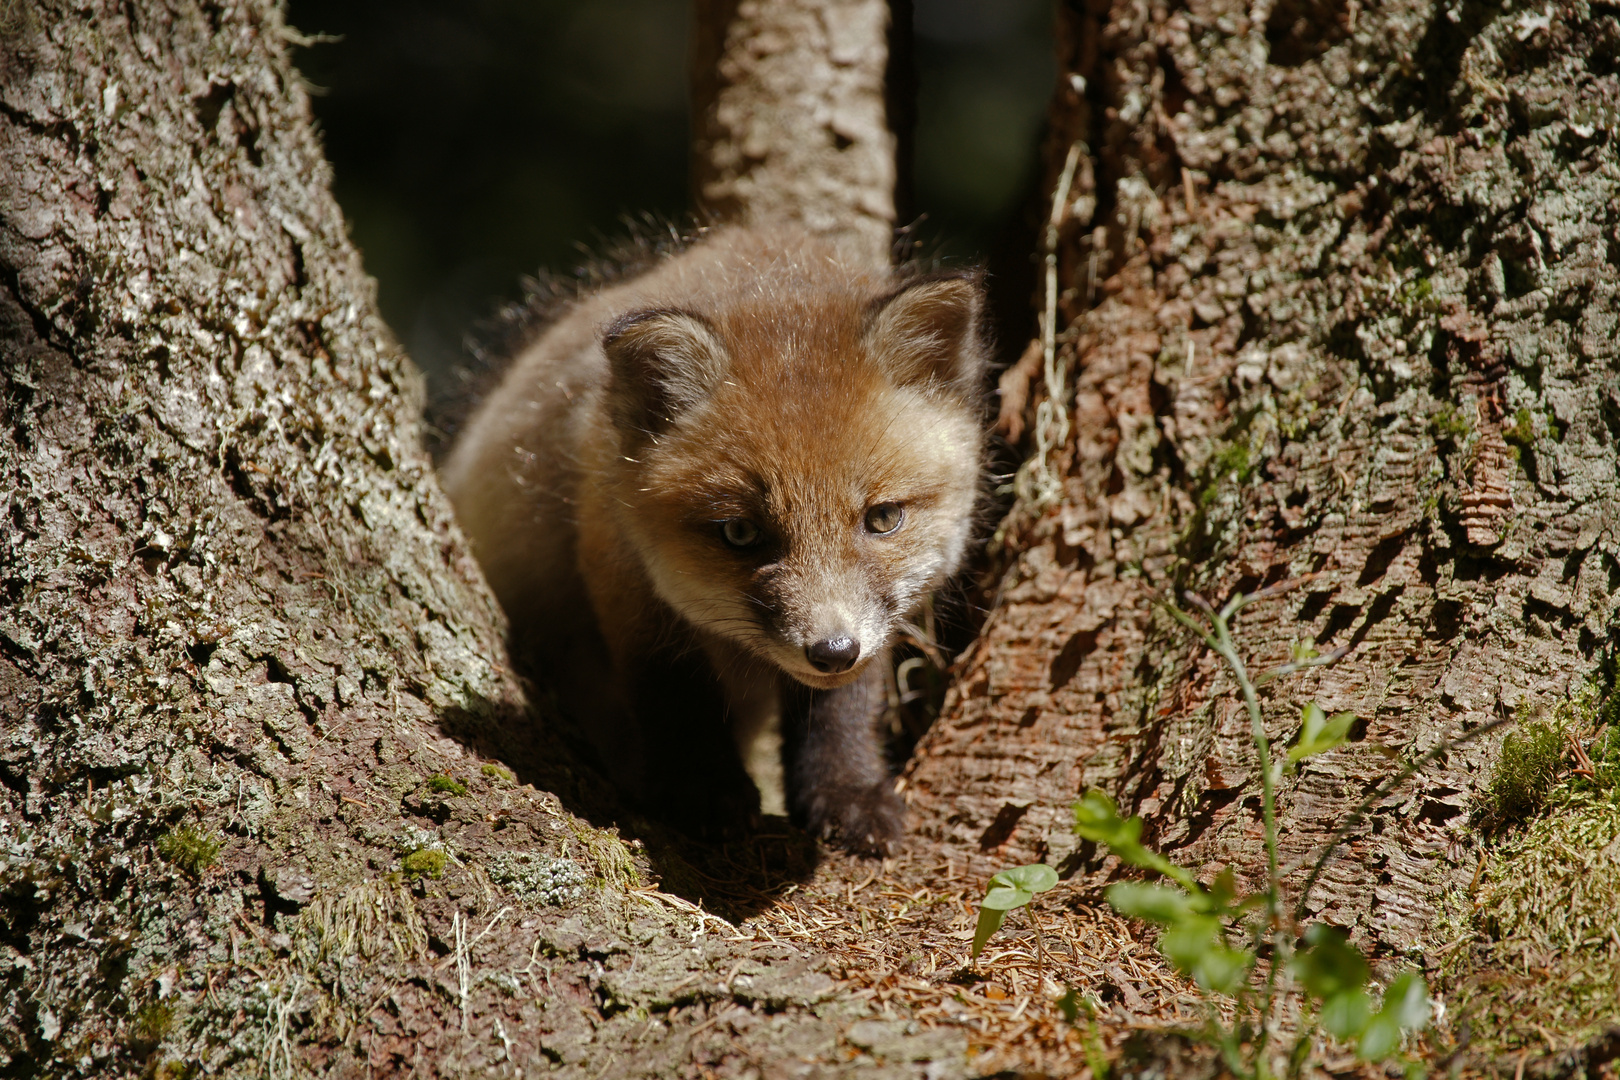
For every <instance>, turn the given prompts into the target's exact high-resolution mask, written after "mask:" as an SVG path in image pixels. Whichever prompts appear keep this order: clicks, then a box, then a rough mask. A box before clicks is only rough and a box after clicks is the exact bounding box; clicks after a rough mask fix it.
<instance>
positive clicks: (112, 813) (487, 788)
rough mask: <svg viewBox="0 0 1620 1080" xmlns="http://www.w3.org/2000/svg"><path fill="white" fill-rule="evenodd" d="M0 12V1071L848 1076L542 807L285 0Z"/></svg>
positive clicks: (612, 860) (556, 811) (783, 956)
mask: <svg viewBox="0 0 1620 1080" xmlns="http://www.w3.org/2000/svg"><path fill="white" fill-rule="evenodd" d="M0 17H3V18H4V20H5V22H4V26H3V28H0V356H3V363H0V393H3V397H0V412H3V416H4V425H3V429H0V493H3V499H4V504H5V517H4V524H3V525H0V597H3V601H0V988H3V989H0V1072H4V1073H6V1074H7V1075H16V1076H31V1075H41V1076H45V1075H76V1074H83V1075H98V1076H103V1075H118V1074H131V1075H133V1074H145V1075H161V1076H174V1075H191V1074H192V1073H193V1071H194V1070H199V1069H200V1070H202V1071H204V1072H206V1073H208V1074H210V1075H212V1074H216V1073H230V1074H255V1075H258V1074H265V1075H269V1076H272V1077H278V1076H290V1075H301V1074H305V1073H309V1072H320V1073H325V1074H335V1075H384V1074H393V1073H398V1072H404V1071H411V1072H413V1073H421V1074H424V1075H433V1074H436V1075H446V1076H452V1075H453V1076H460V1075H467V1074H469V1073H471V1072H474V1071H482V1070H485V1069H497V1070H507V1071H513V1070H515V1069H524V1070H527V1071H529V1072H531V1073H533V1072H534V1071H535V1070H553V1071H559V1072H560V1073H561V1074H563V1075H581V1076H585V1075H588V1076H602V1075H615V1076H636V1075H652V1074H657V1075H667V1074H669V1073H671V1072H673V1071H675V1070H676V1069H678V1068H698V1067H700V1066H701V1067H708V1066H710V1065H721V1064H725V1065H726V1068H727V1069H730V1070H731V1071H736V1070H737V1069H740V1068H745V1067H755V1066H758V1067H765V1068H770V1069H780V1068H782V1067H785V1065H784V1063H789V1064H792V1065H793V1066H794V1067H795V1068H797V1067H800V1066H801V1065H802V1064H803V1062H805V1061H810V1062H816V1061H839V1060H842V1057H841V1055H842V1052H843V1051H842V1049H841V1045H840V1043H839V1033H840V1031H841V1030H842V1028H843V1027H844V1026H845V1025H847V1023H848V1022H849V1021H850V1020H851V1019H852V1018H854V1017H857V1016H859V1015H860V1014H861V1012H862V1009H863V1008H864V1007H863V1006H859V1005H856V1004H851V1003H849V1002H847V1001H845V1000H842V999H838V998H836V997H835V996H833V995H832V993H831V991H830V989H829V981H828V980H827V978H826V977H825V976H824V975H820V974H817V973H815V972H814V971H812V970H811V969H810V965H809V964H808V963H807V962H806V960H805V959H804V958H803V957H801V956H799V955H797V954H795V953H793V952H792V951H791V950H789V949H786V948H784V947H778V946H775V945H774V944H772V943H770V942H762V943H755V942H752V941H744V940H741V939H740V938H738V937H737V936H736V935H734V934H729V933H716V932H715V931H716V928H717V927H718V928H719V929H721V930H724V927H723V924H719V923H718V922H717V921H716V920H714V919H712V918H710V917H708V916H704V915H701V913H696V912H695V911H694V910H692V909H691V908H690V905H686V906H684V907H683V906H682V904H681V903H680V902H679V901H676V900H674V899H673V898H670V897H663V896H661V895H660V894H655V893H652V892H650V891H647V890H645V889H638V888H637V887H636V879H637V877H638V875H639V874H642V873H645V871H646V870H647V865H648V864H647V860H646V858H645V857H644V856H642V855H641V854H639V853H635V852H633V851H632V850H631V848H630V847H627V846H626V845H625V844H624V843H623V842H621V841H620V840H619V839H618V837H617V836H616V835H614V834H613V833H612V832H604V831H601V830H599V829H597V828H595V827H593V826H592V825H590V824H587V823H586V822H585V821H583V820H581V819H580V818H577V817H575V816H574V815H573V814H572V813H570V812H569V811H568V810H566V809H564V808H563V807H562V805H560V803H559V800H558V798H557V796H556V795H554V794H551V793H550V792H555V793H557V794H560V795H561V796H562V797H563V798H564V799H565V800H567V801H568V803H569V805H570V806H571V807H574V808H579V807H596V808H600V807H601V806H602V805H603V803H602V800H601V798H600V796H599V795H593V794H592V791H593V789H592V788H591V787H590V783H589V781H588V779H587V778H584V777H582V776H580V775H577V774H576V773H574V772H573V771H572V770H571V769H570V767H569V763H568V759H567V758H566V756H565V755H564V754H563V753H562V751H561V750H559V748H558V747H557V746H556V744H555V743H554V742H553V741H552V739H551V737H550V734H549V732H548V730H547V729H546V728H545V727H544V725H543V724H542V723H541V722H540V721H539V719H538V718H536V717H535V716H534V715H532V714H531V713H530V712H529V711H528V707H527V705H526V704H525V702H524V699H523V695H522V693H521V691H520V688H519V687H518V685H517V684H516V682H515V681H514V679H513V677H512V675H511V674H510V673H509V672H508V670H507V668H506V666H505V663H506V661H505V658H504V653H503V648H502V643H501V631H502V626H501V618H500V615H499V612H498V610H497V608H496V606H495V604H494V601H493V600H492V598H491V597H490V595H489V592H488V590H487V589H486V588H485V586H484V584H483V582H482V579H481V577H480V575H479V573H478V570H477V568H476V566H475V565H474V564H473V562H472V561H471V559H470V558H469V556H468V554H467V551H466V547H465V545H464V544H463V542H462V540H461V538H460V536H459V534H458V532H457V530H456V528H455V526H454V525H453V523H452V520H451V516H450V510H449V505H448V503H447V502H446V501H445V499H444V498H443V496H442V495H441V494H440V492H439V490H438V487H437V485H436V483H435V481H434V479H433V475H432V471H431V467H430V464H429V462H428V460H427V457H426V455H425V454H424V453H423V452H422V450H421V448H420V445H419V438H418V431H417V413H418V399H419V394H420V387H419V380H418V377H417V375H416V374H415V372H414V371H413V370H412V369H411V367H410V366H409V364H408V362H407V361H406V360H405V358H404V357H403V355H402V354H401V353H400V351H399V349H398V347H397V346H396V345H395V343H394V342H393V339H392V338H391V337H390V335H389V333H388V331H387V328H386V327H385V326H384V325H383V323H382V321H381V320H380V318H379V317H378V315H377V312H376V307H375V303H374V293H373V284H372V282H371V280H370V279H369V278H367V277H366V276H365V274H364V273H363V271H362V270H361V267H360V263H359V259H358V258H357V256H356V253H355V251H354V249H353V248H352V247H351V245H350V244H349V243H348V240H347V239H346V237H345V232H344V225H343V220H342V217H341V215H340V214H339V212H338V208H337V206H336V204H335V203H334V202H333V200H332V197H331V193H330V190H329V177H330V171H329V169H328V167H327V165H326V163H325V162H324V160H323V158H322V155H321V150H320V147H319V145H318V142H317V140H316V139H315V136H314V133H313V129H312V126H311V123H310V116H309V109H308V102H307V100H306V97H305V94H304V91H303V89H302V87H301V85H300V83H299V81H298V77H297V75H296V74H295V72H294V71H293V69H292V67H291V65H290V63H289V60H288V56H287V44H288V42H289V41H290V40H292V39H293V38H294V37H295V35H293V34H292V33H291V32H290V31H289V30H288V29H287V28H286V26H285V24H284V22H283V20H282V13H281V9H280V7H279V5H276V4H274V3H270V2H268V0H264V2H252V0H244V2H241V3H227V4H222V5H213V4H192V3H187V2H183V0H182V2H178V3H174V4H163V3H149V4H109V3H102V4H96V3H92V4H88V5H86V4H60V3H52V2H48V0H37V2H29V3H25V4H22V5H17V4H6V5H5V6H4V7H3V8H0ZM452 735H454V736H455V738H452V737H451V736H452ZM473 748H480V749H473ZM483 751H489V752H492V753H494V752H498V753H500V754H501V755H502V756H503V757H504V758H505V760H506V761H507V762H508V763H509V764H512V765H516V766H518V767H519V771H520V774H521V776H522V778H523V779H525V780H533V781H535V782H536V783H539V784H542V785H543V786H544V787H545V788H546V792H545V793H543V792H541V791H539V790H537V789H536V788H535V787H532V786H529V785H528V784H523V783H515V782H514V781H513V780H512V778H511V776H510V775H509V774H507V773H506V772H504V771H503V770H501V769H500V768H499V767H496V766H494V765H493V764H489V763H488V759H486V758H484V757H482V756H481V753H482V752H483ZM486 764H487V765H488V767H487V768H486V767H485V765H486ZM812 1009H814V1010H815V1011H814V1012H812V1011H811V1010H812ZM721 1021H724V1023H721ZM928 1056H930V1055H929V1054H927V1053H921V1054H914V1055H910V1057H908V1058H907V1061H908V1062H909V1063H908V1064H905V1065H903V1066H896V1067H895V1068H894V1069H893V1070H891V1071H890V1072H889V1073H888V1075H896V1076H899V1075H906V1076H911V1075H920V1074H921V1072H922V1070H923V1069H924V1068H926V1067H927V1065H926V1061H925V1060H923V1059H926V1058H927V1057H928ZM958 1057H959V1055H958ZM912 1058H916V1059H918V1060H916V1061H912V1060H911V1059H912ZM727 1063H728V1064H727ZM958 1067H959V1066H947V1067H946V1072H947V1073H950V1072H952V1071H953V1070H955V1069H956V1068H958ZM514 1074H515V1073H514Z"/></svg>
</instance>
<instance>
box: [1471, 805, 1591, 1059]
mask: <svg viewBox="0 0 1620 1080" xmlns="http://www.w3.org/2000/svg"><path fill="white" fill-rule="evenodd" d="M1552 802H1553V805H1552V808H1551V810H1550V812H1549V813H1547V814H1545V815H1543V816H1541V817H1538V818H1535V819H1533V820H1532V821H1530V822H1529V823H1528V824H1527V825H1526V826H1525V827H1524V828H1523V829H1521V830H1517V831H1515V832H1513V833H1512V834H1510V835H1509V836H1508V837H1507V838H1506V839H1505V840H1504V841H1503V842H1502V843H1501V844H1500V845H1499V846H1498V847H1497V848H1496V849H1495V850H1493V851H1492V852H1491V853H1490V854H1489V856H1488V857H1487V862H1486V871H1485V873H1484V875H1483V876H1482V880H1481V883H1480V889H1479V891H1478V894H1477V895H1476V896H1475V897H1474V898H1473V899H1472V901H1469V900H1467V899H1466V898H1460V902H1456V903H1454V904H1453V906H1454V907H1457V908H1460V909H1461V910H1463V911H1464V912H1466V914H1465V915H1464V916H1463V918H1462V920H1461V923H1462V929H1463V931H1464V934H1465V936H1468V937H1472V938H1473V939H1474V941H1475V947H1474V949H1473V950H1462V951H1459V952H1456V953H1454V956H1455V957H1456V960H1455V961H1454V962H1453V964H1452V965H1451V967H1452V970H1451V971H1450V972H1448V974H1447V976H1446V979H1445V985H1443V986H1442V992H1443V993H1445V994H1446V996H1447V997H1448V998H1450V999H1451V1001H1452V1004H1453V1006H1454V1007H1455V1008H1456V1009H1457V1014H1458V1015H1459V1016H1466V1017H1468V1018H1469V1024H1470V1027H1471V1029H1472V1031H1473V1042H1474V1050H1475V1052H1476V1053H1477V1054H1479V1055H1481V1056H1483V1057H1485V1058H1489V1057H1490V1056H1492V1055H1496V1054H1502V1053H1507V1052H1513V1051H1517V1050H1519V1049H1520V1048H1532V1047H1538V1046H1540V1045H1541V1044H1542V1041H1543V1038H1544V1035H1543V1033H1544V1032H1545V1031H1548V1030H1553V1031H1557V1032H1558V1033H1559V1035H1560V1037H1562V1038H1564V1039H1566V1040H1568V1041H1569V1042H1570V1043H1572V1044H1578V1043H1580V1042H1582V1041H1584V1040H1585V1039H1586V1038H1588V1037H1589V1036H1591V1035H1593V1034H1596V1032H1597V1031H1598V1030H1599V1029H1600V1028H1601V1027H1603V1026H1604V1025H1605V1024H1607V1023H1609V1022H1612V1019H1613V1016H1614V1002H1615V1001H1616V1000H1617V998H1620V955H1617V953H1616V950H1615V942H1617V941H1620V906H1617V905H1616V904H1615V902H1614V898H1615V896H1616V895H1620V860H1616V859H1615V858H1614V857H1613V855H1612V854H1611V852H1612V849H1613V848H1614V847H1615V846H1616V845H1617V843H1620V807H1617V806H1616V805H1615V801H1614V800H1613V798H1612V797H1609V796H1607V795H1604V794H1601V793H1597V792H1592V791H1587V792H1584V793H1578V792H1562V793H1560V795H1558V796H1555V798H1554V799H1553V800H1552ZM1449 932H1450V931H1448V933H1449ZM1549 985H1556V986H1557V987H1558V993H1557V994H1548V993H1547V987H1548V986H1549Z"/></svg>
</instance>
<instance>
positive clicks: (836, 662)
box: [804, 634, 861, 675]
mask: <svg viewBox="0 0 1620 1080" xmlns="http://www.w3.org/2000/svg"><path fill="white" fill-rule="evenodd" d="M804 654H805V655H806V656H808V657H809V658H810V663H812V664H814V665H815V668H816V670H817V671H821V672H825V673H826V674H828V675H837V674H840V673H841V672H845V671H848V670H849V669H850V668H852V667H854V666H855V658H856V657H858V656H860V655H861V643H860V642H858V641H856V640H855V639H854V638H852V637H850V636H849V635H848V634H840V635H839V636H837V637H835V638H827V639H826V640H825V641H818V642H816V643H815V644H814V645H811V646H809V647H808V648H806V649H805V650H804Z"/></svg>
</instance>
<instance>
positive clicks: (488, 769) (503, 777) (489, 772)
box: [478, 765, 512, 784]
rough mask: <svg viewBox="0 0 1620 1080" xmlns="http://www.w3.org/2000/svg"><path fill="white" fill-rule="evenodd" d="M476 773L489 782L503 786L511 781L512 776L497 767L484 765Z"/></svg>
mask: <svg viewBox="0 0 1620 1080" xmlns="http://www.w3.org/2000/svg"><path fill="white" fill-rule="evenodd" d="M478 771H479V772H481V773H483V774H484V775H485V776H487V777H489V778H490V779H491V780H498V781H500V782H501V783H503V784H504V783H507V782H509V781H510V780H511V779H512V774H511V773H509V772H507V771H506V770H505V769H503V768H501V767H500V766H499V765H485V766H484V767H483V768H481V769H479V770H478Z"/></svg>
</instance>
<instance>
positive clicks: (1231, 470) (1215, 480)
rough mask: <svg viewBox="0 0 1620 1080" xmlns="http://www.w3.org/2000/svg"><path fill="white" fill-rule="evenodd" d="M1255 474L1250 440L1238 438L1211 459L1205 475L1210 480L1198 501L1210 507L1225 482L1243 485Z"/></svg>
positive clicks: (1200, 493)
mask: <svg viewBox="0 0 1620 1080" xmlns="http://www.w3.org/2000/svg"><path fill="white" fill-rule="evenodd" d="M1253 472H1254V462H1253V461H1252V460H1251V459H1250V456H1249V443H1248V439H1247V438H1238V439H1235V440H1233V441H1232V442H1229V443H1227V444H1226V445H1225V446H1223V447H1221V448H1220V449H1219V450H1217V451H1216V452H1215V455H1214V456H1213V457H1211V458H1210V459H1209V469H1208V471H1207V472H1206V474H1205V475H1206V476H1207V477H1208V480H1207V481H1206V482H1205V484H1204V489H1203V491H1201V492H1199V495H1198V501H1199V502H1200V503H1202V504H1203V505H1205V506H1209V505H1210V504H1211V503H1213V502H1214V501H1215V497H1216V495H1217V494H1219V492H1220V486H1221V483H1222V482H1223V481H1225V480H1227V479H1231V480H1234V481H1236V482H1237V483H1239V484H1241V483H1243V482H1244V481H1245V480H1247V479H1248V478H1249V476H1250V475H1251V474H1252V473H1253Z"/></svg>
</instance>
